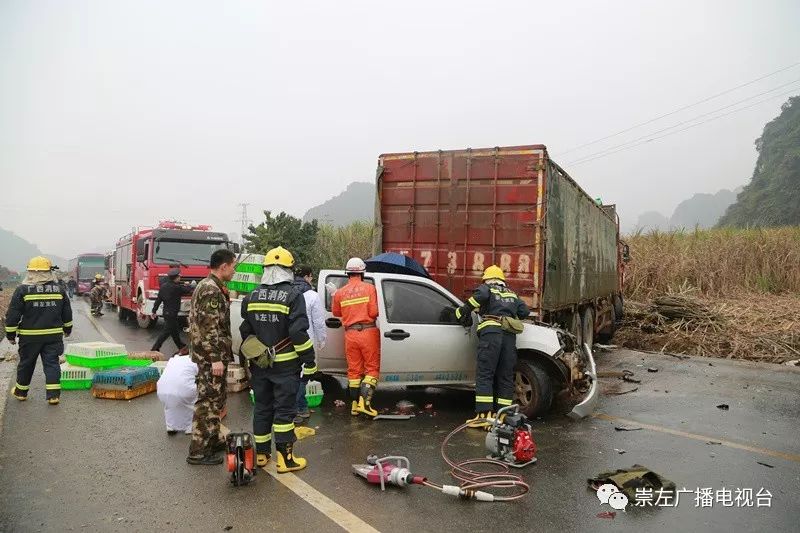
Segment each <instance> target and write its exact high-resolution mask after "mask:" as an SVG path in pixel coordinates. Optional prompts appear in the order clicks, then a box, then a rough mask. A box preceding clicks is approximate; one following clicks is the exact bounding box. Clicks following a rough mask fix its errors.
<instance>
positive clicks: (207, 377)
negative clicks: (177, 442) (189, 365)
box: [186, 250, 236, 465]
mask: <svg viewBox="0 0 800 533" xmlns="http://www.w3.org/2000/svg"><path fill="white" fill-rule="evenodd" d="M210 266H211V273H210V274H209V275H208V277H207V278H205V279H204V280H202V281H201V282H200V283H198V284H197V288H196V289H195V291H194V294H193V295H192V309H191V311H190V312H189V344H191V347H192V361H194V362H195V363H196V364H197V368H198V372H197V402H196V403H195V405H194V418H193V419H192V443H191V445H190V446H189V456H188V457H187V458H186V462H187V463H189V464H195V465H216V464H220V463H222V456H221V455H220V454H219V452H221V451H222V450H224V449H225V442H224V441H223V440H222V438H221V436H220V412H221V411H222V409H223V408H224V406H225V400H226V391H225V373H226V371H227V369H228V363H229V362H230V360H231V358H232V354H231V316H230V299H229V294H228V289H227V288H226V287H225V283H226V282H228V281H230V280H231V279H232V278H233V274H234V269H235V266H236V256H235V255H234V253H233V252H231V251H230V250H217V251H215V252H214V253H213V254H212V255H211V261H210Z"/></svg>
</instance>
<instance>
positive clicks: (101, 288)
mask: <svg viewBox="0 0 800 533" xmlns="http://www.w3.org/2000/svg"><path fill="white" fill-rule="evenodd" d="M105 297H106V287H105V285H104V284H103V276H102V275H101V274H95V275H94V284H93V285H92V290H91V291H89V301H90V302H91V305H92V315H94V316H103V300H104V299H105Z"/></svg>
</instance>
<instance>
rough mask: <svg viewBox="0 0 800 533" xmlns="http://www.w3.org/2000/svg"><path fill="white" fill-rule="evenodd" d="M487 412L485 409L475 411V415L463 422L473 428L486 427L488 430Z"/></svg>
mask: <svg viewBox="0 0 800 533" xmlns="http://www.w3.org/2000/svg"><path fill="white" fill-rule="evenodd" d="M488 417H489V412H488V411H485V412H483V413H476V414H475V416H473V417H472V418H470V419H468V420H467V421H466V422H465V423H466V424H467V427H468V428H474V429H484V428H486V429H487V431H488V428H489V421H488Z"/></svg>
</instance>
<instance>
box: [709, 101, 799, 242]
mask: <svg viewBox="0 0 800 533" xmlns="http://www.w3.org/2000/svg"><path fill="white" fill-rule="evenodd" d="M756 150H758V160H757V161H756V168H755V170H753V178H752V179H751V180H750V183H749V184H747V186H745V188H744V190H743V191H742V192H741V193H740V194H739V196H738V197H737V199H736V203H734V204H733V205H731V206H730V207H729V208H728V210H727V212H726V213H725V215H724V216H723V217H722V218H721V219H720V221H719V225H720V226H738V227H748V226H794V225H798V224H800V96H795V97H792V98H790V99H789V101H788V102H786V103H785V104H783V106H782V107H781V114H780V115H779V116H778V117H777V118H776V119H774V120H772V121H771V122H769V123H768V124H767V125H766V126H764V133H762V134H761V137H760V138H759V139H757V140H756Z"/></svg>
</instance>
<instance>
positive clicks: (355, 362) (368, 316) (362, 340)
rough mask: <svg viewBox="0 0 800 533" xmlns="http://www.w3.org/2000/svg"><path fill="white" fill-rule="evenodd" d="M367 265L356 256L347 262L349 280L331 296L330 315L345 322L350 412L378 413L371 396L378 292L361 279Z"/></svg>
mask: <svg viewBox="0 0 800 533" xmlns="http://www.w3.org/2000/svg"><path fill="white" fill-rule="evenodd" d="M366 270H367V265H366V264H365V263H364V261H362V260H361V259H359V258H358V257H353V258H351V259H350V260H349V261H348V262H347V266H346V267H345V272H347V276H348V278H349V281H348V282H347V285H345V286H344V287H342V288H341V289H339V290H337V291H336V293H334V295H333V316H336V317H340V318H341V319H342V324H343V325H344V329H345V334H344V346H345V355H346V357H347V386H348V390H349V392H350V399H351V401H352V403H351V404H350V414H351V415H354V416H355V415H358V414H364V415H367V416H369V417H371V418H372V417H375V416H377V414H378V412H377V411H376V410H375V409H373V408H372V397H373V395H374V394H375V388H376V387H377V386H378V375H379V373H380V369H381V333H380V331H379V330H378V326H377V324H376V323H375V320H376V319H377V318H378V293H377V291H376V290H375V286H374V285H372V284H370V283H367V282H365V281H364V272H366Z"/></svg>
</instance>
